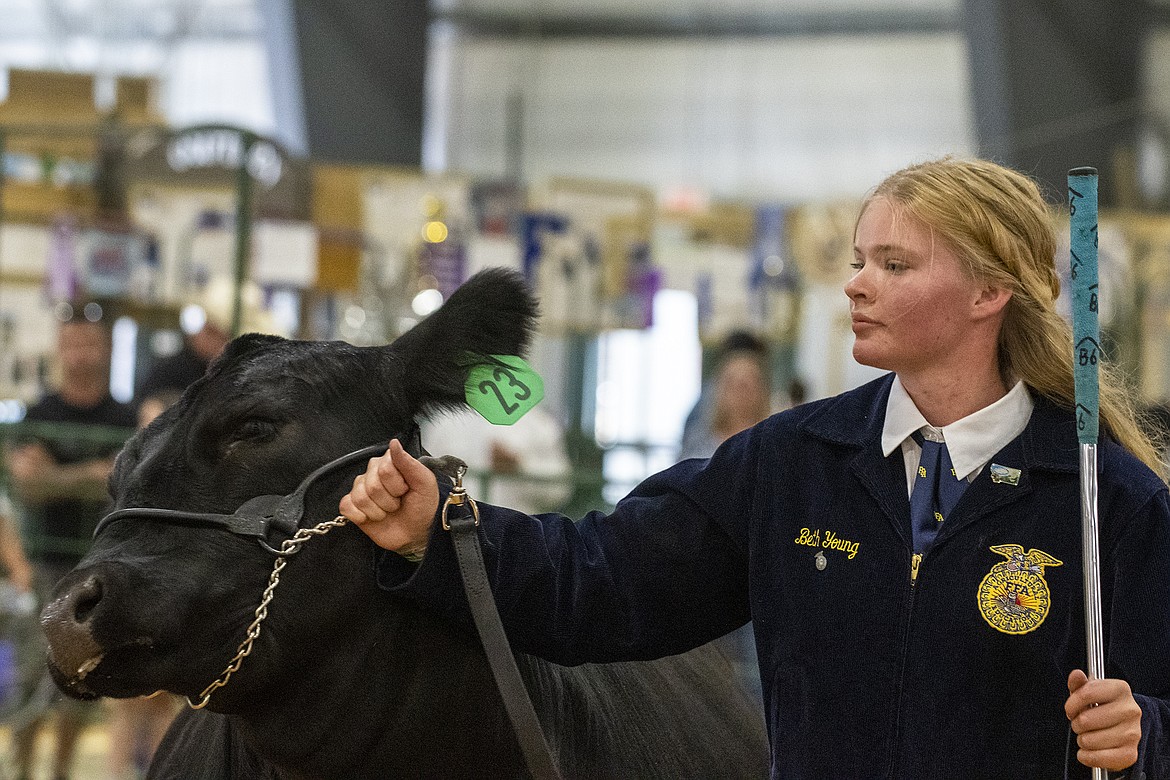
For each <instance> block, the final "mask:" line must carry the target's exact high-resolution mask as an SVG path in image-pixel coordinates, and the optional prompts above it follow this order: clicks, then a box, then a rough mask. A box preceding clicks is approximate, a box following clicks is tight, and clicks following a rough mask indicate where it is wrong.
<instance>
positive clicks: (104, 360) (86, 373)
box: [7, 304, 136, 780]
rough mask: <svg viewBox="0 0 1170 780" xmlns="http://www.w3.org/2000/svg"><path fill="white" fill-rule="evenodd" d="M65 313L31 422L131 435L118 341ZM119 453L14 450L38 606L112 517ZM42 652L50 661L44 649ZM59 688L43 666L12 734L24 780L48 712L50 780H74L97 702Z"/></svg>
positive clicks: (34, 443) (15, 483) (96, 440)
mask: <svg viewBox="0 0 1170 780" xmlns="http://www.w3.org/2000/svg"><path fill="white" fill-rule="evenodd" d="M65 311H66V312H67V314H66V316H65V319H64V321H63V322H61V324H60V325H59V327H58V333H57V359H58V361H59V364H60V383H59V386H58V388H57V390H56V391H54V392H49V393H47V394H46V395H45V396H44V397H43V398H42V399H41V400H40V401H38V402H37V403H36V404H34V405H33V406H31V407H30V408H29V410H28V413H27V415H26V416H25V420H26V421H27V422H44V423H61V424H64V425H72V426H102V427H104V428H111V429H117V428H121V429H126V434H127V435H129V434H130V433H131V432H132V429H133V428H134V426H135V423H136V419H135V416H134V410H133V409H132V408H131V407H130V406H127V405H126V404H122V403H119V402H117V401H115V400H114V398H113V397H112V396H111V395H110V352H111V335H110V328H109V327H108V325H107V321H106V319H104V318H102V317H101V312H100V309H99V308H95V306H94V304H89V305H87V306H86V307H84V308H82V307H80V306H70V307H66V309H65ZM83 312H85V314H84V315H83ZM95 433H97V432H95ZM105 433H107V434H109V433H112V432H110V431H106V432H105ZM121 446H122V445H121V442H120V441H117V442H116V441H114V440H113V439H110V438H107V437H106V436H94V437H90V436H87V435H81V434H77V435H70V434H69V433H68V432H64V433H63V434H62V435H54V436H51V437H50V436H41V435H37V436H34V437H27V438H24V439H22V440H20V441H18V442H16V443H15V444H14V445H13V446H12V447H11V449H10V451H9V452H8V453H7V458H8V470H9V475H10V478H11V482H12V490H13V498H15V499H16V500H17V501H18V502H19V503H20V505H21V507H22V508H23V510H24V519H25V523H24V528H25V530H26V531H27V532H28V533H29V537H28V539H27V540H26V541H27V544H26V548H27V552H28V555H29V559H30V560H31V562H32V565H33V572H34V588H35V590H36V593H37V596H38V600H39V602H40V603H42V604H43V603H45V602H46V600H47V597H48V595H49V593H50V592H51V591H52V589H53V586H54V585H55V584H56V583H57V581H58V580H59V579H60V578H61V577H63V576H64V575H65V574H66V573H68V572H69V571H70V570H71V569H73V567H75V566H76V565H77V563H78V562H79V561H80V560H81V558H82V556H83V555H84V553H85V549H86V546H87V545H88V543H89V539H90V537H91V535H92V534H93V529H94V527H95V526H96V525H97V523H98V521H99V520H100V519H101V518H102V516H103V515H104V514H105V512H106V508H107V505H108V501H109V496H108V493H107V490H106V481H107V479H108V477H109V474H110V470H111V469H112V468H113V465H114V457H115V456H116V455H117V453H118V451H119V450H120V449H121ZM38 639H39V638H38ZM39 641H41V642H42V643H43V639H39ZM25 652H28V651H27V650H26V651H25ZM40 652H41V655H42V657H43V653H44V647H43V646H42V648H41V651H40ZM55 688H56V687H55V686H54V685H53V684H52V681H51V679H50V678H49V677H48V671H47V669H45V670H44V671H43V674H42V676H41V680H40V682H39V683H38V684H37V685H36V687H35V690H29V691H24V692H23V695H24V696H25V697H26V698H27V699H28V701H27V702H26V706H24V707H23V709H22V712H23V713H24V715H23V716H22V722H20V723H17V724H16V726H15V729H14V733H13V740H14V742H15V745H16V749H15V755H16V762H17V767H18V772H19V774H18V780H24V778H28V777H30V776H31V773H32V766H33V752H34V748H35V743H36V737H37V734H38V732H39V730H40V727H41V725H42V724H43V723H44V722H45V721H46V718H47V717H48V716H49V715H50V714H53V715H55V716H56V745H55V753H54V756H53V775H52V777H53V778H54V780H57V779H58V778H67V777H69V774H70V770H71V767H72V764H73V758H74V753H75V750H76V746H77V739H78V737H79V736H80V734H81V729H82V727H83V726H84V725H85V723H86V720H87V718H88V717H89V716H90V715H91V714H93V713H94V712H95V705H94V704H93V703H90V702H81V701H77V700H75V699H66V698H65V697H63V696H62V695H61V694H59V693H58V692H56V689H55Z"/></svg>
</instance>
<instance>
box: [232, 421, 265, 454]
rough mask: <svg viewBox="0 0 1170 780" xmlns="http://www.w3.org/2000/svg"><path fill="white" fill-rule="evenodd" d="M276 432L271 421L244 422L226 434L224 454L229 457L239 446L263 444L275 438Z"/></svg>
mask: <svg viewBox="0 0 1170 780" xmlns="http://www.w3.org/2000/svg"><path fill="white" fill-rule="evenodd" d="M276 432H277V427H276V423H274V422H272V421H271V420H261V419H257V418H251V419H248V420H244V421H243V422H241V423H240V424H239V425H237V426H236V427H235V428H234V429H233V430H232V431H231V433H229V434H228V436H227V441H226V442H225V444H224V454H225V455H230V454H231V453H232V451H234V450H235V449H236V447H238V446H240V445H241V444H264V443H265V442H268V441H271V440H272V439H274V438H276Z"/></svg>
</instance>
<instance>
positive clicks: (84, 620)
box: [41, 574, 103, 698]
mask: <svg viewBox="0 0 1170 780" xmlns="http://www.w3.org/2000/svg"><path fill="white" fill-rule="evenodd" d="M102 593H103V586H102V581H101V579H100V578H99V577H98V576H97V575H94V574H90V575H89V576H87V577H85V578H83V579H80V580H77V581H75V582H73V583H72V584H70V585H68V586H67V587H66V588H65V589H64V590H63V591H61V593H60V594H59V595H58V596H57V597H56V598H55V599H53V600H52V601H51V602H49V604H48V605H46V606H45V608H44V610H43V611H42V612H41V628H43V629H44V632H45V636H46V637H47V638H48V640H49V668H50V670H51V671H52V673H53V677H54V679H55V680H56V681H57V684H58V686H60V687H61V689H62V690H63V691H64V692H65V693H67V694H69V695H71V696H75V697H77V698H93V697H94V696H95V694H94V693H93V692H92V691H91V690H89V688H88V687H87V686H86V685H85V678H86V676H87V675H88V674H89V673H90V672H92V671H93V670H94V668H96V667H97V665H98V664H99V663H101V661H102V653H103V651H102V647H101V645H99V644H98V642H97V640H96V639H95V638H94V635H93V621H92V619H93V615H94V612H95V610H96V609H97V607H98V605H99V604H100V603H101V600H102Z"/></svg>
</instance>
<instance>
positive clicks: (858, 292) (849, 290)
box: [845, 268, 869, 301]
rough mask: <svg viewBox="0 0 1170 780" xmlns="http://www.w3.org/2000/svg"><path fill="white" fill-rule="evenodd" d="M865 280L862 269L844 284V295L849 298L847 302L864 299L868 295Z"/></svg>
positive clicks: (867, 286)
mask: <svg viewBox="0 0 1170 780" xmlns="http://www.w3.org/2000/svg"><path fill="white" fill-rule="evenodd" d="M867 278H868V277H866V275H865V269H864V268H862V269H861V270H859V271H857V272H856V273H854V274H853V276H850V277H849V281H847V282H845V295H847V296H848V297H849V300H851V301H852V300H856V299H858V298H865V297H866V296H867V295H868V290H869V285H868V283H867V281H866V280H867Z"/></svg>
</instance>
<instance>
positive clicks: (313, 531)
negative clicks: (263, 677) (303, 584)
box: [186, 515, 349, 710]
mask: <svg viewBox="0 0 1170 780" xmlns="http://www.w3.org/2000/svg"><path fill="white" fill-rule="evenodd" d="M347 522H349V521H348V520H346V519H345V517H343V516H342V515H338V516H337V517H335V518H333V519H332V520H326V521H325V522H323V523H318V524H317V525H315V526H313V527H312V528H301V529H299V530H298V531H297V532H296V534H295V535H294V536H293V537H292V538H291V539H285V540H284V541H283V542H282V543H281V545H280V553H279V556H280V557H278V558H277V559H276V561H275V562H274V563H273V564H272V574H270V575H269V576H268V587H266V588H265V589H264V595H263V596H262V597H261V599H260V606H258V607H256V613H255V614H256V619H255V620H253V621H252V623H251V625H249V626H248V631H247V636H246V638H245V639H244V641H243V642H241V643H240V646H239V647H238V648H237V649H236V655H235V657H234V658H232V660H231V662H230V663H228V665H227V668H226V669H224V670H223V672H221V673H220V675H219V677H218V678H216V680H215V682H213V683H211V685H208V686H207V687H206V688H204V689H203V691H202V692H201V693H200V694H199V698H198V700H197V701H192V700H191V697H190V696H187V697H186V699H187V706H189V707H190V708H191V709H193V710H201V709H203V708H204V707H206V706H207V704H208V702H210V701H211V694H213V693H214V692H215V691H216V690H218V689H220V688H222V687H224V686H225V685H227V683H228V680H230V679H231V677H232V675H233V674H235V673H236V672H238V671H239V670H240V664H242V663H243V662H244V659H245V658H247V657H248V655H249V654H250V653H251V652H252V645H253V644H254V643H255V642H256V639H257V638H258V637H259V636H260V624H261V623H263V622H264V619H265V618H266V617H268V604H269V602H271V601H272V594H273V593H274V592H275V591H276V586H277V585H279V584H280V571H281V569H283V568H284V567H285V566H286V565H287V564H288V559H289V557H290V556H292V555H295V554H297V553H298V552H300V550H301V547H302V546H303V545H304V544H305V542H307V541H308V540H309V539H311V538H312V537H314V536H323V535H325V534H327V533H329V532H330V531H332V530H333V529H334V528H340V527H341V526H343V525H345V524H346V523H347Z"/></svg>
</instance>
